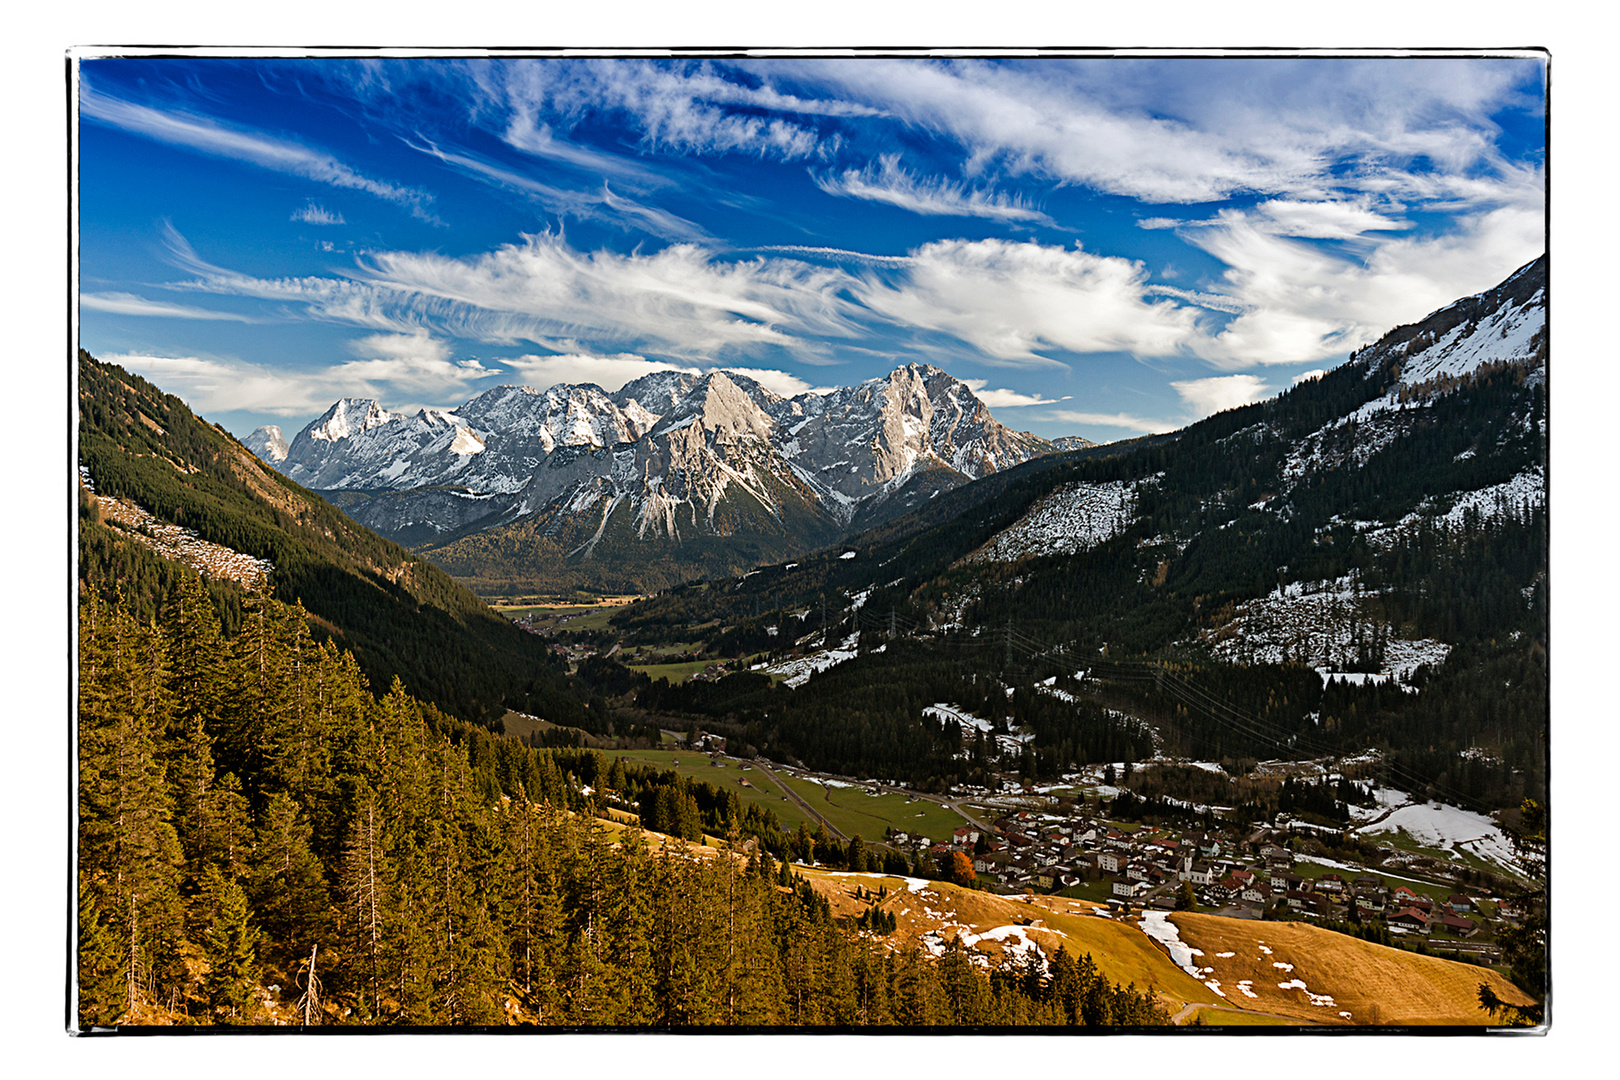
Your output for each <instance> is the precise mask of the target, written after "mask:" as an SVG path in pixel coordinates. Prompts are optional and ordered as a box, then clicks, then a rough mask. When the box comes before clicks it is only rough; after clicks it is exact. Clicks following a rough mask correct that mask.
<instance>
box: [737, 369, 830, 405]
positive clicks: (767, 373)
mask: <svg viewBox="0 0 1620 1080" xmlns="http://www.w3.org/2000/svg"><path fill="white" fill-rule="evenodd" d="M721 370H722V371H729V372H731V373H732V374H733V375H746V376H748V377H749V378H750V379H753V380H754V381H755V382H757V383H759V385H761V386H763V387H764V388H765V389H767V390H769V391H770V392H771V393H773V394H776V395H777V396H779V397H785V398H792V397H798V396H799V395H800V394H830V393H832V392H833V391H834V390H836V389H838V388H837V387H836V386H812V385H810V384H809V383H807V382H805V381H804V380H803V379H801V378H799V377H798V376H797V375H794V374H793V373H792V372H788V371H778V370H776V369H775V368H746V367H728V368H722V369H721Z"/></svg>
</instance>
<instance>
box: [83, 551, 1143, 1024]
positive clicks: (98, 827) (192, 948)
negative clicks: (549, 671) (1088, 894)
mask: <svg viewBox="0 0 1620 1080" xmlns="http://www.w3.org/2000/svg"><path fill="white" fill-rule="evenodd" d="M79 648H80V652H79V665H80V699H79V729H78V737H79V743H78V750H79V769H80V771H79V789H78V790H79V829H78V843H79V852H78V854H79V862H78V871H79V874H78V919H79V952H78V971H77V975H78V1016H77V1019H78V1021H79V1023H81V1024H82V1025H84V1026H86V1027H89V1028H94V1027H104V1026H113V1025H118V1026H127V1025H137V1026H138V1025H166V1024H210V1025H223V1024H283V1023H285V1024H302V1025H322V1024H364V1025H389V1026H416V1025H511V1024H533V1025H562V1026H570V1027H588V1026H598V1025H619V1026H625V1025H628V1026H638V1027H639V1026H652V1027H686V1026H694V1025H696V1026H710V1025H745V1026H752V1027H781V1026H839V1027H846V1026H856V1025H868V1024H871V1025H890V1024H898V1025H907V1026H912V1027H917V1026H932V1025H942V1026H943V1025H951V1026H953V1027H955V1026H960V1025H999V1024H1017V1025H1054V1026H1066V1025H1108V1024H1127V1025H1151V1024H1162V1023H1164V1022H1165V1020H1166V1018H1165V1015H1164V1013H1163V1012H1162V1011H1159V1010H1158V1009H1156V1008H1155V1007H1154V1006H1153V1004H1152V1002H1151V999H1150V998H1149V997H1148V996H1147V995H1145V994H1142V993H1139V992H1137V991H1136V990H1135V989H1134V988H1133V987H1124V988H1121V987H1117V986H1111V985H1109V983H1108V982H1107V980H1105V979H1104V978H1103V977H1102V976H1100V975H1099V974H1098V973H1097V970H1096V967H1095V965H1094V964H1093V963H1092V961H1091V958H1090V957H1089V956H1084V955H1082V956H1072V955H1070V954H1068V953H1067V952H1063V951H1060V952H1058V953H1057V954H1056V955H1055V956H1054V957H1053V958H1052V962H1051V968H1050V972H1049V973H1047V974H1043V973H1042V972H1041V970H1040V969H1039V968H1038V967H1034V966H1030V965H1025V964H1021V963H1019V962H1017V961H1015V960H1011V959H1009V960H1007V961H1006V962H1004V963H1003V965H1002V966H1000V967H998V968H995V969H992V970H985V969H983V968H982V967H981V966H980V965H977V964H975V963H974V962H973V961H972V960H971V959H970V958H969V957H968V955H967V954H966V953H965V952H963V951H962V950H961V949H959V948H952V949H950V950H948V951H947V952H946V953H945V955H944V956H943V957H942V958H940V959H938V960H935V959H933V958H930V957H928V956H926V955H925V954H924V953H923V952H922V951H921V950H919V949H917V948H914V947H912V948H890V947H888V945H887V944H886V942H885V940H884V937H885V933H886V930H885V928H884V927H878V926H876V925H872V924H870V921H869V924H868V925H866V926H864V927H857V926H855V925H853V924H851V923H848V922H840V921H838V920H835V919H833V918H832V916H831V912H830V909H829V907H828V903H827V901H826V900H825V899H824V898H822V897H820V896H819V895H818V894H817V893H815V892H814V891H813V890H811V889H810V888H809V886H807V885H805V884H803V883H801V882H796V881H795V879H794V876H793V875H792V874H791V873H790V872H789V871H788V869H787V867H786V866H785V864H784V865H778V864H777V863H776V861H775V860H774V859H773V858H772V857H771V856H770V855H769V854H762V853H761V852H760V851H759V849H758V848H757V847H756V848H755V850H754V853H753V854H751V855H746V856H745V855H744V854H743V853H742V849H741V848H739V847H737V846H735V844H734V845H733V847H732V848H731V850H730V852H728V853H725V854H711V855H710V857H708V858H700V857H695V856H694V855H692V854H691V853H689V852H687V851H685V850H682V849H681V848H680V847H679V846H664V847H663V848H662V851H661V853H657V854H655V853H654V851H653V848H652V845H650V844H649V843H648V842H647V841H648V836H649V835H650V834H643V833H642V832H641V831H640V830H639V829H638V828H636V827H631V828H629V829H625V828H623V827H622V826H611V825H609V824H608V823H606V822H604V821H602V820H600V819H598V818H596V817H594V816H593V811H594V810H596V809H597V808H599V807H600V806H601V805H602V799H604V798H607V797H609V796H610V794H611V793H609V792H604V791H601V790H600V789H599V790H598V791H597V792H593V793H592V794H593V795H594V796H596V797H595V799H594V800H593V799H591V798H585V797H584V794H583V788H582V787H581V782H580V780H579V778H578V777H576V776H575V775H573V774H572V773H571V772H569V771H567V770H566V769H565V768H562V767H559V759H554V757H553V755H552V754H551V753H550V752H549V751H546V750H537V749H531V748H527V747H524V746H522V745H521V744H519V743H517V742H515V741H513V740H508V739H500V738H497V737H494V736H491V735H489V734H488V733H487V732H485V731H483V730H481V729H479V728H476V727H472V726H469V725H467V724H464V723H462V722H459V721H456V720H454V719H452V718H451V717H448V716H446V715H445V714H444V713H442V712H441V711H440V710H438V709H437V708H435V707H434V706H432V705H429V704H426V703H424V702H421V701H419V700H417V699H415V698H413V697H411V696H410V695H408V694H407V693H405V691H404V690H403V688H402V687H401V686H400V684H399V683H398V682H397V681H396V682H395V683H394V685H393V687H392V689H391V690H390V691H389V692H388V693H387V694H385V695H383V696H381V697H374V696H372V695H371V694H370V693H369V692H368V691H367V688H366V685H365V682H364V679H363V677H362V675H361V673H360V670H359V667H358V664H357V663H356V661H355V660H354V658H353V656H352V655H350V654H348V653H346V652H340V651H339V650H338V649H337V648H336V647H335V646H334V644H333V642H332V641H331V640H326V641H321V642H317V641H315V640H314V638H313V637H312V635H311V634H310V632H309V630H308V620H307V613H306V612H305V611H303V610H301V609H300V608H298V607H296V606H289V605H285V604H281V603H279V602H276V601H274V600H270V599H267V598H264V597H262V596H260V595H257V594H254V595H253V596H251V597H250V600H249V603H248V608H247V612H246V615H245V617H244V619H243V623H242V626H241V629H240V631H239V632H238V633H237V635H236V636H235V637H234V638H229V639H227V638H225V637H223V636H222V635H221V633H220V630H219V626H218V623H217V620H216V619H215V617H214V614H213V607H212V604H211V603H210V601H209V598H208V596H207V595H206V593H205V592H204V590H203V589H202V587H201V584H200V582H199V581H198V580H197V579H196V578H195V576H182V578H181V579H180V581H179V583H178V585H177V587H176V588H175V589H173V590H172V591H171V593H170V595H169V596H167V597H166V598H165V600H164V603H163V605H162V617H161V619H160V620H159V621H158V622H156V623H143V622H141V621H137V619H136V618H135V617H134V616H133V615H132V614H131V612H130V611H129V609H128V608H127V606H125V605H122V604H107V603H104V602H103V601H102V600H101V599H100V598H99V597H98V595H97V594H96V592H95V591H93V590H92V591H91V592H90V593H89V594H88V595H87V596H86V597H85V600H84V602H83V605H82V608H81V613H80V637H79ZM560 760H561V761H562V762H563V763H564V764H565V765H566V764H568V763H569V762H571V761H572V762H580V761H583V760H590V759H589V757H588V756H587V757H586V758H583V759H582V758H580V757H578V756H577V755H576V756H574V757H569V756H567V755H564V757H563V758H561V759H560ZM594 778H595V779H596V780H597V781H598V783H601V782H603V781H605V780H607V779H609V774H606V773H604V774H603V775H596V776H594ZM612 779H614V780H615V781H616V782H623V773H622V772H619V773H615V774H612ZM641 779H642V780H643V781H645V780H647V779H649V778H646V777H643V778H641ZM626 788H627V790H628V788H629V784H626ZM643 791H650V792H651V793H652V796H653V797H651V798H645V799H643V800H642V801H643V802H644V803H645V804H646V805H647V807H648V809H649V813H652V814H657V813H660V812H662V811H660V809H659V806H660V804H663V805H664V806H670V805H678V804H679V803H680V802H681V801H682V800H683V799H689V798H690V797H691V793H690V792H689V791H687V790H684V789H681V788H680V787H679V786H678V785H677V786H675V787H674V788H660V787H659V786H658V785H657V784H656V783H654V784H653V786H651V787H645V788H643ZM707 801H709V802H710V804H711V805H710V810H714V809H720V810H725V808H726V805H727V804H726V803H724V802H719V801H716V800H713V799H712V792H710V793H709V797H707ZM730 805H732V806H733V807H734V806H735V803H734V802H733V803H732V804H730ZM694 809H695V807H694ZM683 816H684V815H683V813H682V812H680V811H678V810H677V811H676V812H675V814H674V819H675V820H676V821H677V822H678V821H679V819H680V818H682V817H683ZM695 823H696V822H695V821H694V822H693V824H695ZM741 824H742V822H739V821H738V820H737V819H736V818H735V817H733V818H731V820H729V821H728V822H726V823H725V825H726V831H727V832H728V833H730V835H731V836H733V837H734V838H735V837H738V836H739V835H740V832H739V829H740V826H741ZM753 824H759V822H757V821H756V822H754V823H753ZM888 929H892V927H890V928H888Z"/></svg>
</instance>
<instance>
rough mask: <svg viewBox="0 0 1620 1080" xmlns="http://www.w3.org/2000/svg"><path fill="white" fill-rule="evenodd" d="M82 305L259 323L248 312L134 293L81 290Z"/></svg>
mask: <svg viewBox="0 0 1620 1080" xmlns="http://www.w3.org/2000/svg"><path fill="white" fill-rule="evenodd" d="M79 305H80V306H81V307H87V308H90V309H91V310H93V311H105V312H109V313H111V314H113V315H140V316H147V317H155V318H164V319H206V320H222V321H228V322H244V323H251V322H256V321H257V320H256V319H252V318H249V317H248V316H246V315H238V314H237V313H236V312H234V311H213V310H211V309H209V308H199V307H191V306H190V305H187V304H169V303H165V302H163V301H161V300H148V299H146V298H145V297H141V296H136V295H135V294H134V293H125V292H110V293H80V294H79Z"/></svg>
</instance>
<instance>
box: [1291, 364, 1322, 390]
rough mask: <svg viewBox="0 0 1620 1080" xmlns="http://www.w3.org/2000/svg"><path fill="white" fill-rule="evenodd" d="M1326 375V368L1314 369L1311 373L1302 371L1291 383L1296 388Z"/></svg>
mask: <svg viewBox="0 0 1620 1080" xmlns="http://www.w3.org/2000/svg"><path fill="white" fill-rule="evenodd" d="M1326 374H1327V370H1326V369H1325V368H1312V369H1311V370H1310V371H1302V372H1300V373H1299V374H1298V375H1295V376H1294V377H1293V379H1292V380H1291V382H1292V384H1293V385H1294V386H1298V385H1299V384H1300V383H1302V382H1310V381H1311V380H1312V379H1320V378H1321V377H1322V376H1323V375H1326Z"/></svg>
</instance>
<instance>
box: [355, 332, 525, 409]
mask: <svg viewBox="0 0 1620 1080" xmlns="http://www.w3.org/2000/svg"><path fill="white" fill-rule="evenodd" d="M349 351H350V352H352V353H354V354H355V355H356V356H358V357H360V359H357V360H349V361H346V362H344V363H342V364H339V365H337V366H336V367H335V368H333V369H331V371H330V372H329V373H328V377H329V378H332V379H336V380H338V381H340V382H342V383H344V384H345V385H356V384H362V383H363V384H365V385H367V386H375V387H379V388H384V387H386V388H390V391H391V392H389V394H388V396H390V397H394V396H398V395H399V394H400V393H401V392H402V391H403V392H405V393H408V394H412V395H416V396H418V397H424V398H427V399H434V400H437V399H442V398H443V397H444V396H445V395H447V394H451V393H454V392H456V391H458V390H459V389H460V388H462V387H465V386H467V385H469V384H470V383H473V382H476V381H478V380H479V379H483V378H486V377H488V376H490V375H493V374H495V372H494V371H492V370H490V369H489V368H486V367H484V366H483V364H482V363H481V362H479V361H478V360H472V359H468V360H460V361H452V360H451V359H450V355H451V349H450V345H449V343H448V342H445V341H440V340H439V339H437V338H435V337H433V336H432V335H430V334H428V333H426V332H423V331H418V332H416V333H412V334H372V335H370V336H368V337H363V338H360V339H358V340H356V341H352V342H350V343H349ZM383 393H384V391H383V390H381V389H379V390H378V391H377V395H378V396H381V395H382V394H383Z"/></svg>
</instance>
